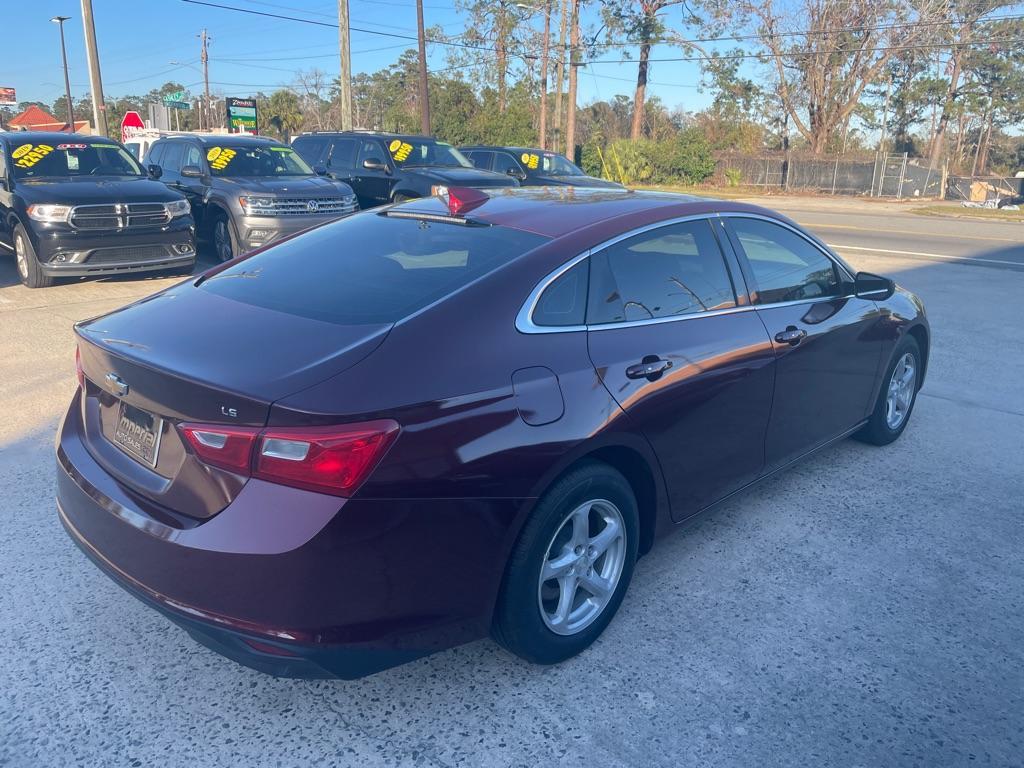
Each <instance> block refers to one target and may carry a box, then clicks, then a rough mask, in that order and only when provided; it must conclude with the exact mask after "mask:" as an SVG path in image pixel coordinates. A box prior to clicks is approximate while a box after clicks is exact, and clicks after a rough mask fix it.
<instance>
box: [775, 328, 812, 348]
mask: <svg viewBox="0 0 1024 768" xmlns="http://www.w3.org/2000/svg"><path fill="white" fill-rule="evenodd" d="M806 335H807V331H805V330H804V329H803V328H797V327H796V326H793V325H791V326H789V327H788V328H787V329H786V330H784V331H779V332H778V333H776V334H775V340H776V341H777V342H778V343H779V344H789V345H790V346H791V347H795V346H796V345H797V344H799V343H800V342H801V341H803V340H804V336H806Z"/></svg>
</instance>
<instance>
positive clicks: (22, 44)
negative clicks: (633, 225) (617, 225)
mask: <svg viewBox="0 0 1024 768" xmlns="http://www.w3.org/2000/svg"><path fill="white" fill-rule="evenodd" d="M212 1H214V2H218V3H221V4H224V5H232V6H236V7H244V8H249V9H251V10H256V11H263V12H267V13H278V14H284V15H289V16H300V17H304V18H307V19H310V20H314V21H321V22H328V23H337V2H336V0H330V1H329V0H275V1H274V2H270V1H264V0H212ZM3 2H4V4H8V3H10V5H9V6H8V8H7V9H6V13H5V14H4V26H5V31H6V33H7V34H5V35H4V37H5V41H4V47H3V53H0V86H7V87H13V88H15V89H16V90H17V97H18V100H19V101H43V102H46V103H48V104H50V103H52V102H53V101H54V100H55V99H57V98H58V97H59V96H61V95H63V93H64V80H63V73H62V70H61V58H60V37H59V32H58V29H57V25H56V24H53V23H51V22H50V21H49V20H50V18H51V17H53V16H58V15H60V16H70V17H71V19H70V20H69V21H67V22H66V23H65V25H64V29H65V37H66V40H67V53H68V68H69V71H70V78H71V92H72V95H73V96H74V97H75V98H76V99H77V98H80V97H82V96H84V95H85V94H87V93H88V91H89V78H88V67H87V64H86V58H85V43H84V34H83V29H82V22H81V6H80V3H79V1H78V0H32V1H31V2H22V1H21V0H3ZM594 5H596V4H594ZM675 13H679V11H678V8H677V9H675ZM93 14H94V17H95V21H96V37H97V40H98V47H99V58H100V66H101V70H102V78H103V90H104V95H105V96H106V97H107V98H110V97H116V96H121V95H127V94H143V93H146V92H148V91H149V90H151V89H153V88H157V87H159V86H161V85H163V84H164V83H166V82H168V81H171V80H173V81H176V82H180V83H182V84H184V85H185V86H187V87H188V88H189V89H190V90H191V91H192V93H193V95H194V94H197V93H199V92H200V91H201V89H202V70H201V65H200V61H199V48H200V42H199V38H198V35H199V32H200V30H202V29H203V28H206V30H207V32H208V34H209V36H210V39H211V43H210V46H209V55H210V87H211V91H213V92H214V93H216V94H218V95H222V96H223V95H226V96H239V97H244V96H250V95H253V94H255V92H256V91H264V92H270V91H272V90H274V89H275V88H278V87H282V86H287V85H289V84H291V83H293V82H294V72H295V71H296V70H297V69H306V70H308V69H311V68H313V67H317V68H319V69H321V70H323V71H324V72H326V73H328V74H329V75H330V76H331V77H334V76H336V75H337V73H338V68H339V61H338V32H337V29H335V28H333V27H323V26H315V25H312V24H303V23H297V22H293V21H286V20H282V19H271V18H263V17H259V16H253V15H249V14H245V13H238V12H235V11H230V10H223V9H218V8H211V7H204V6H201V5H194V4H191V3H186V2H183V0H93ZM349 16H350V24H351V26H353V27H361V28H363V29H366V30H374V31H377V32H382V33H394V34H405V35H415V34H416V5H415V0H349ZM424 17H425V23H426V25H427V26H428V27H429V26H434V25H439V26H441V27H442V29H443V30H444V32H445V33H446V34H457V33H459V32H461V31H462V30H463V29H464V28H465V19H464V17H463V16H461V15H460V14H459V13H458V12H457V11H456V10H455V8H454V5H453V4H449V3H443V2H440V0H425V2H424ZM669 18H670V20H671V17H669ZM537 23H538V25H539V23H540V22H539V19H538V22H537ZM599 23H600V20H599V18H598V16H597V13H596V11H594V10H591V11H589V12H588V13H587V14H586V15H585V16H584V26H592V27H596V26H598V25H599ZM552 27H553V29H554V22H553V24H552ZM410 47H415V41H414V40H402V39H396V38H394V37H386V36H383V35H380V34H373V33H372V32H367V31H353V32H352V33H351V49H352V71H353V72H373V71H376V70H378V69H381V68H383V67H385V66H387V65H388V64H390V63H393V62H394V61H395V60H397V58H398V56H399V55H400V54H401V53H402V52H403V51H404V50H406V49H407V48H410ZM382 49H383V50H382ZM634 55H635V52H634ZM680 55H682V54H681V53H680V51H679V49H678V48H674V47H672V46H664V45H663V46H657V47H656V48H655V49H654V51H653V52H652V57H654V58H657V57H658V56H665V57H671V56H680ZM599 58H606V59H621V58H622V54H621V51H620V50H618V49H614V50H613V51H609V52H607V53H605V54H603V55H602V56H601V57H599ZM172 62H174V63H172ZM428 66H430V67H433V68H437V69H440V68H444V67H446V66H447V62H446V60H445V47H444V46H441V45H430V46H428ZM699 78H700V71H699V68H698V66H697V65H696V64H695V63H693V62H671V63H657V64H653V65H652V69H651V73H650V81H651V82H650V85H649V86H648V93H649V94H654V95H657V96H659V97H660V98H661V99H662V101H663V102H664V103H665V104H666V105H667V106H669V107H670V108H671V107H677V106H678V107H681V108H683V109H686V110H692V111H696V110H699V109H701V108H703V107H704V106H706V105H707V104H708V102H709V101H710V97H709V95H708V94H706V93H701V92H699V90H698V88H697V84H698V82H699ZM635 82H636V64H635V63H625V64H600V65H599V64H593V65H588V66H587V67H584V68H581V70H580V80H579V103H580V105H584V104H587V103H589V102H591V101H594V100H598V99H609V98H611V97H612V96H614V95H615V94H618V93H622V94H628V95H629V96H632V93H633V87H634V85H635Z"/></svg>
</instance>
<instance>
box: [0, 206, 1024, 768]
mask: <svg viewBox="0 0 1024 768" xmlns="http://www.w3.org/2000/svg"><path fill="white" fill-rule="evenodd" d="M772 202H773V203H775V202H777V201H772ZM792 215H793V216H795V217H796V218H797V219H804V220H808V219H813V218H815V214H814V213H813V212H812V213H807V212H804V211H794V212H792ZM817 215H818V216H820V212H819V214H817ZM861 216H863V214H862V213H860V212H858V214H857V218H854V217H844V216H843V214H842V212H835V211H830V212H828V214H827V219H825V220H824V223H829V224H833V225H847V226H849V227H858V228H860V227H866V228H867V229H869V230H871V233H865V232H863V231H861V230H840V229H838V228H835V227H833V228H825V227H822V228H820V229H819V230H818V231H819V233H820V234H821V235H822V236H823V237H824V238H825V239H826V240H828V241H829V242H833V241H835V240H839V239H842V240H843V242H845V243H847V244H851V245H858V244H859V245H864V246H865V247H872V248H875V247H877V248H879V249H881V250H883V251H884V249H885V248H886V247H887V244H891V247H892V248H893V249H895V250H915V251H929V252H931V251H932V249H933V248H934V249H937V248H939V247H940V245H944V246H947V247H948V252H947V251H942V252H941V253H946V254H947V255H949V256H954V257H956V259H977V258H984V257H985V255H986V254H989V255H991V254H992V253H994V252H998V253H1001V254H1002V256H1000V260H1008V261H1012V260H1014V259H1019V258H1020V255H1021V245H1020V243H1021V240H1020V239H1019V238H1018V240H1017V241H1016V244H1014V243H1013V242H1009V243H1005V242H1003V239H1005V238H1007V237H1012V235H1007V234H1006V231H1005V230H1004V229H1003V227H1002V226H1000V225H996V224H986V223H978V224H974V223H973V222H972V223H971V225H970V228H969V229H968V228H966V227H964V226H963V225H962V224H961V223H959V222H958V224H957V228H956V231H955V233H954V234H956V237H955V238H953V237H948V238H940V239H941V242H939V240H936V241H935V242H934V243H933V242H929V243H928V244H927V245H922V246H921V247H920V248H917V247H909V246H910V245H913V242H912V241H913V236H912V235H901V234H899V233H890V234H888V235H886V234H884V233H882V230H896V229H906V228H907V227H906V225H904V224H903V223H902V222H901V223H899V226H894V225H893V222H892V220H891V218H888V217H889V214H885V215H880V216H879V217H878V218H877V219H876V220H873V221H872V220H869V221H864V220H863V219H862V218H859V217H861ZM918 221H921V223H922V225H923V226H924V227H926V228H930V229H931V231H932V234H933V236H935V234H936V232H937V231H938V230H937V229H934V227H935V222H934V221H933V220H931V219H923V220H918ZM813 226H814V224H813V222H812V227H813ZM1018 231H1020V230H1019V228H1018ZM854 232H858V234H850V233H854ZM879 233H882V234H879ZM991 238H997V239H991ZM934 252H935V253H940V251H938V250H935V251H934ZM1008 253H1009V254H1010V255H1008V256H1007V254H1008ZM844 254H845V255H846V256H847V257H848V258H849V259H850V261H852V262H853V263H854V264H855V265H856V266H857V267H859V268H864V269H869V270H872V271H877V272H882V273H887V274H890V275H893V276H895V277H896V278H897V279H898V280H899V281H900V282H901V283H902V284H904V285H905V286H907V287H908V288H910V289H912V290H914V291H917V292H918V293H920V295H922V296H923V297H924V299H925V301H926V302H927V305H928V309H929V312H930V316H931V320H932V323H933V328H934V334H935V336H934V352H933V355H932V365H931V371H930V374H929V378H928V381H927V383H926V386H925V389H924V391H923V392H922V394H921V397H920V399H919V401H918V404H917V408H916V410H915V412H914V415H913V420H912V422H911V424H910V426H909V427H908V429H907V432H906V433H905V434H904V436H903V438H902V439H901V440H900V441H898V442H897V443H896V444H894V445H892V446H890V447H888V448H884V449H879V448H873V447H869V446H865V445H862V444H859V443H856V442H852V441H846V442H843V443H841V444H839V445H838V446H835V447H834V448H832V449H830V450H828V451H826V452H824V453H821V454H819V455H818V456H816V457H814V458H813V459H810V460H808V461H806V462H805V463H803V464H802V465H800V466H798V467H796V468H794V469H792V470H790V471H788V472H786V473H785V474H783V475H782V476H780V477H777V478H775V479H774V480H772V481H770V482H768V483H766V484H764V485H762V486H760V487H759V488H757V489H756V490H754V491H752V492H749V493H747V494H746V495H745V496H743V497H742V498H738V499H735V500H733V501H731V502H730V503H729V504H727V505H725V506H723V507H721V508H719V509H718V510H716V511H714V512H713V513H711V514H709V515H707V516H705V517H703V518H702V519H700V520H699V521H698V522H696V523H694V524H692V525H690V526H688V528H687V529H686V530H683V531H680V532H678V533H677V534H676V535H674V536H671V537H669V538H667V539H665V540H663V541H661V542H660V543H659V545H658V546H657V547H656V548H655V550H654V551H653V552H652V553H651V554H650V555H649V556H647V557H645V558H644V559H643V560H642V561H641V562H640V563H639V565H638V567H637V571H636V576H635V578H634V581H633V584H632V587H631V589H630V591H629V593H628V594H627V597H626V600H625V603H624V605H623V607H622V610H621V612H620V614H619V615H618V617H617V618H616V619H615V621H614V622H613V623H612V625H611V626H610V628H609V630H608V632H607V633H606V634H605V636H604V637H603V638H602V639H601V640H600V641H599V642H598V643H597V645H596V646H595V647H593V648H592V649H591V650H590V651H588V652H587V653H585V654H584V655H582V656H581V657H579V658H577V659H574V660H572V661H570V662H568V663H566V664H563V665H561V666H557V667H551V668H537V667H531V666H529V665H527V664H524V663H521V662H520V661H518V660H516V659H514V658H512V657H510V656H508V655H507V654H505V653H504V652H502V651H501V650H499V649H498V648H497V647H496V646H495V645H494V644H493V643H491V642H490V641H481V642H478V643H474V644H472V645H469V646H465V647H463V648H459V649H456V650H453V651H450V652H446V653H442V654H438V655H435V656H433V657H431V658H427V659H423V660H421V661H418V662H416V663H413V664H410V665H407V666H404V667H400V668H398V669H394V670H391V671H388V672H385V673H382V674H380V675H377V676H375V677H371V678H367V679H365V680H361V681H355V682H334V681H327V682H295V681H287V680H276V679H273V678H270V677H266V676H263V675H261V674H259V673H257V672H252V671H250V670H247V669H244V668H242V667H239V666H236V665H235V664H233V663H232V662H230V661H227V660H225V659H223V658H221V657H219V656H216V655H215V654H213V653H212V652H210V651H207V650H206V649H204V648H202V647H200V646H198V645H196V644H195V643H193V642H192V641H191V640H190V639H189V638H188V637H187V636H186V635H185V634H184V633H183V632H182V631H180V630H178V629H176V628H174V627H173V626H172V625H170V624H169V623H168V622H166V621H165V620H164V619H162V618H160V617H159V616H158V615H157V614H156V613H154V612H152V611H150V610H148V609H146V608H144V607H143V606H142V605H140V604H138V603H137V602H136V601H135V600H133V599H132V598H131V597H129V596H128V595H127V594H126V593H125V592H123V591H122V590H121V589H119V588H118V587H117V586H115V585H114V584H113V583H112V582H111V581H110V580H109V579H107V578H106V577H105V576H103V575H102V574H101V573H99V572H98V571H97V570H96V569H95V568H94V567H93V566H92V565H91V564H90V563H88V562H87V561H86V559H85V557H84V556H83V555H81V554H80V553H79V552H78V550H77V549H76V548H75V547H74V546H73V545H72V543H71V541H70V540H69V539H68V538H67V536H66V535H65V534H64V533H63V531H62V530H61V528H60V525H59V524H58V522H57V518H56V514H55V511H54V504H53V495H54V484H53V475H54V472H53V466H52V464H53V461H52V440H53V433H54V429H55V426H56V422H57V419H58V418H59V415H60V413H61V411H62V409H63V408H64V406H65V404H66V402H67V399H68V398H69V397H70V395H71V392H72V389H73V386H74V369H73V345H72V336H71V330H70V327H71V323H72V321H74V320H76V319H79V318H83V317H87V316H91V315H95V314H98V313H101V312H104V311H106V310H108V309H112V308H114V307H116V306H118V305H120V304H123V303H125V302H127V301H129V300H130V299H131V298H133V297H136V296H142V295H144V294H146V293H148V292H150V291H152V290H155V289H157V288H159V287H160V286H161V285H163V284H164V281H159V280H138V279H133V280H119V281H112V282H81V283H76V284H73V285H62V286H59V287H56V288H53V289H49V290H43V291H31V292H30V291H28V290H25V289H23V288H22V287H21V286H20V285H17V284H16V282H17V281H16V278H15V273H14V267H13V264H12V263H11V262H10V261H8V260H0V373H2V375H0V403H2V406H3V410H2V413H3V416H2V417H0V498H2V499H3V505H2V508H0V521H2V527H0V534H2V535H0V564H2V567H0V628H2V633H3V635H2V637H3V640H2V643H0V765H4V766H17V767H18V768H23V767H24V768H36V767H37V766H38V767H43V766H46V767H47V768H49V767H50V766H72V765H75V766H78V765H81V766H105V767H106V766H265V765H266V766H303V767H304V768H307V767H309V766H322V765H339V766H348V765H358V766H385V765H387V766H393V765H394V766H463V765H464V766H485V767H490V766H494V767H495V768H497V767H498V766H538V765H584V764H587V765H595V766H602V767H604V766H690V765H699V766H717V767H721V766H774V765H794V766H864V767H871V768H873V767H874V766H922V767H923V768H935V767H936V766H960V765H968V764H970V765H992V766H1019V765H1022V764H1024V716H1022V713H1024V559H1022V552H1024V526H1022V516H1024V515H1022V513H1024V469H1022V465H1024V386H1022V385H1021V382H1022V381H1024V355H1022V350H1024V342H1022V340H1021V339H1022V336H1024V312H1022V311H1021V304H1020V297H1021V296H1022V295H1024V274H1022V273H1021V271H1020V270H1018V269H1016V268H1014V267H1012V266H1006V265H1003V266H1000V265H987V266H983V265H981V264H980V263H976V264H963V263H958V262H957V261H956V260H949V259H941V258H934V259H928V258H922V257H907V256H898V257H897V256H891V255H886V254H885V253H883V252H877V251H852V250H850V251H844ZM1003 257H1005V258H1003Z"/></svg>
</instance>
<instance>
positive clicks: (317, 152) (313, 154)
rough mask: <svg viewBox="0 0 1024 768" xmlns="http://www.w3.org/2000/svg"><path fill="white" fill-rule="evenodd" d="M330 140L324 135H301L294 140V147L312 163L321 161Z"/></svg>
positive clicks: (302, 156)
mask: <svg viewBox="0 0 1024 768" xmlns="http://www.w3.org/2000/svg"><path fill="white" fill-rule="evenodd" d="M329 143H330V142H329V141H328V139H326V138H324V137H323V136H319V137H317V136H300V137H299V138H297V139H296V140H295V141H293V142H292V148H293V149H294V150H295V151H296V152H298V153H299V156H300V157H301V158H302V159H303V160H305V161H306V162H307V163H309V164H310V165H313V164H315V163H318V162H320V158H321V157H323V154H324V150H326V149H327V145H328V144H329Z"/></svg>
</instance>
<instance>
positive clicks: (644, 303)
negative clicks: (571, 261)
mask: <svg viewBox="0 0 1024 768" xmlns="http://www.w3.org/2000/svg"><path fill="white" fill-rule="evenodd" d="M734 306H736V295H735V293H734V292H733V287H732V281H731V280H730V278H729V272H728V269H727V268H726V266H725V261H724V259H723V257H722V252H721V249H720V248H719V247H718V241H717V240H716V239H715V235H714V233H713V232H712V231H711V224H710V223H709V222H708V221H706V220H698V221H687V222H682V223H680V224H670V225H668V226H665V227H659V228H658V229H655V230H652V231H650V232H645V233H643V234H641V235H637V236H635V237H631V238H629V239H628V240H623V241H622V242H620V243H616V244H615V245H612V246H610V247H608V248H604V249H602V250H600V251H598V252H597V253H595V254H594V255H593V256H591V267H590V299H589V304H588V309H587V324H588V325H601V324H607V323H622V322H633V321H637V320H653V319H656V318H662V317H676V316H679V315H689V314H693V313H697V312H705V311H710V310H716V309H727V308H729V307H734Z"/></svg>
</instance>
